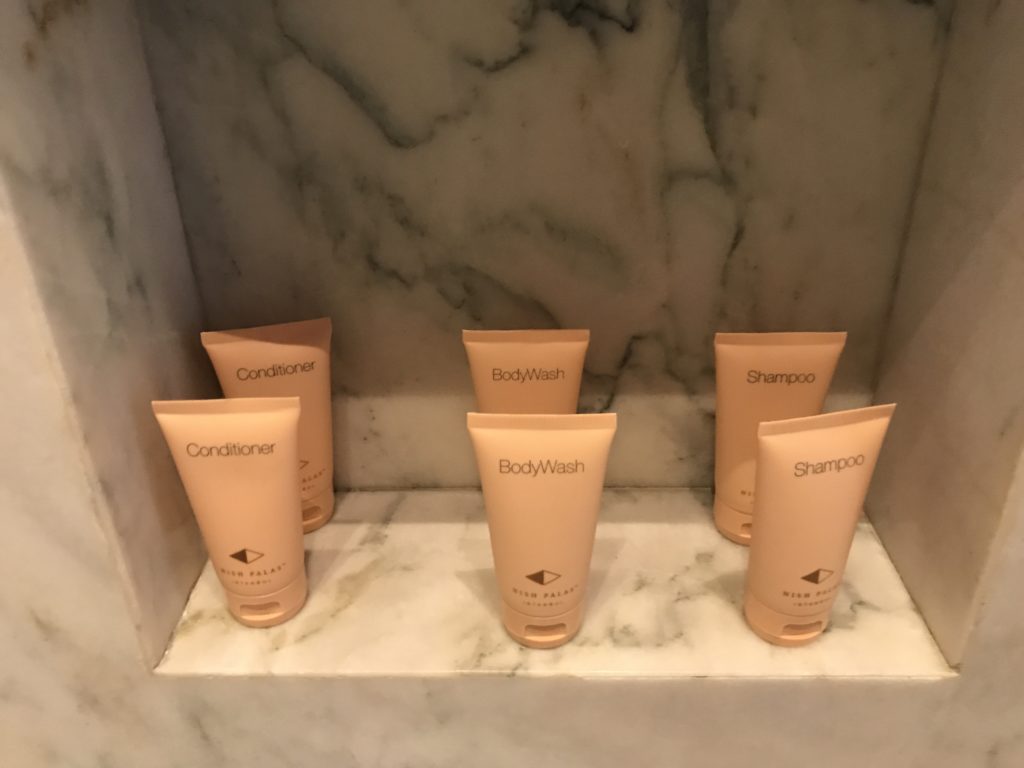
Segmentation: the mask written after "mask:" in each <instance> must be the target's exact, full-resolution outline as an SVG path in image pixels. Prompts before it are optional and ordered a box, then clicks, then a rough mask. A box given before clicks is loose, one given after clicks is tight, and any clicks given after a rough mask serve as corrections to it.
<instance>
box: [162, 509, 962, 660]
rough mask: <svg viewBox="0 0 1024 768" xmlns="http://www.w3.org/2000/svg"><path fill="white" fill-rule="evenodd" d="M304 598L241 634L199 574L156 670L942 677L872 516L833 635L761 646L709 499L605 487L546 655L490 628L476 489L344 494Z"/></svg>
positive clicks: (493, 603) (314, 556)
mask: <svg viewBox="0 0 1024 768" xmlns="http://www.w3.org/2000/svg"><path fill="white" fill-rule="evenodd" d="M307 542H308V548H309V550H310V554H309V568H310V577H311V585H312V592H311V596H310V599H309V602H308V603H307V605H306V607H305V608H304V609H303V610H302V612H301V613H300V614H299V615H298V616H297V617H296V618H295V619H293V620H292V621H290V622H289V623H287V624H285V625H282V626H280V627H276V628H272V629H269V630H254V629H247V628H245V627H242V626H241V625H239V624H237V623H236V622H235V621H234V620H233V619H231V618H230V616H229V615H228V614H227V612H226V610H225V608H224V606H223V603H222V597H221V591H220V586H219V584H218V582H217V580H216V577H215V576H214V574H213V573H212V572H211V571H210V570H209V568H207V569H206V570H205V571H204V572H203V575H202V577H201V578H200V580H199V583H198V584H197V585H196V588H195V590H194V592H193V594H192V597H191V599H190V601H189V604H188V607H187V608H186V611H185V614H184V616H183V618H182V621H181V623H180V625H179V626H178V629H177V632H176V633H175V636H174V639H173V641H172V644H171V646H170V649H169V650H168V653H167V655H166V656H165V658H164V660H163V661H162V663H161V664H160V666H159V668H158V671H159V672H161V673H163V674H168V675H315V676H380V677H389V676H417V677H430V676H443V675H453V674H497V675H515V676H544V677H547V676H570V677H581V678H617V677H656V678H662V677H705V676H714V677H819V676H828V677H860V676H895V677H908V678H910V677H913V678H918V677H920V678H937V677H943V676H947V675H949V674H951V673H950V671H949V669H948V667H947V666H946V664H945V662H944V661H943V659H942V656H941V655H940V654H939V651H938V650H937V648H936V646H935V645H934V643H933V642H932V639H931V636H930V635H929V633H928V630H927V628H926V627H925V625H924V623H923V622H922V621H921V618H920V616H918V614H917V612H916V611H915V609H914V606H913V604H912V603H911V601H910V599H909V597H908V596H907V594H906V592H905V591H904V589H903V586H902V583H901V582H900V579H899V577H898V576H897V574H896V572H895V570H894V569H893V567H892V565H891V563H890V562H889V560H888V559H887V557H886V555H885V552H884V551H883V549H882V547H881V545H880V544H879V542H878V540H877V539H876V538H875V535H874V532H873V531H872V529H871V527H870V525H869V524H867V523H864V524H863V525H862V526H861V527H860V529H859V531H858V533H857V538H856V542H855V544H854V549H853V554H852V556H851V559H850V566H849V570H848V573H847V578H846V583H845V585H844V587H843V589H842V591H841V593H840V596H839V598H838V601H837V606H836V611H835V616H834V621H833V624H832V628H831V629H830V630H829V631H828V632H827V633H826V634H825V635H824V637H823V638H822V639H821V640H820V641H819V642H817V643H814V644H812V645H809V646H806V647H804V648H799V649H784V648H777V647H775V646H772V645H769V644H767V643H765V642H763V641H761V640H760V639H758V638H757V637H756V636H754V635H753V634H752V633H751V632H750V631H749V630H748V629H747V627H746V625H745V623H744V621H743V619H742V617H741V615H740V611H739V603H740V599H741V595H742V589H743V574H744V568H745V563H746V558H747V550H746V549H745V548H743V547H740V546H738V545H735V544H732V543H731V542H728V541H726V540H725V539H723V538H722V537H721V536H719V535H718V533H717V532H716V531H715V530H714V527H713V525H712V524H711V522H710V513H709V510H708V494H707V493H706V492H704V491H686V490H653V489H651V490H612V491H607V492H606V494H605V499H604V507H603V510H602V516H601V522H600V524H599V526H598V538H597V543H596V545H595V552H594V560H593V575H592V584H591V588H590V596H589V607H588V612H587V618H586V621H585V623H584V626H583V629H582V630H581V632H580V634H579V635H578V636H577V638H576V639H575V640H574V641H573V642H572V643H570V644H569V645H566V646H563V647H562V648H560V649H556V650H551V651H538V650H529V649H525V648H521V647H520V646H519V645H517V644H516V643H515V642H513V641H512V640H511V639H510V638H509V637H508V636H507V635H506V634H505V632H504V630H503V629H502V627H501V625H500V623H499V620H498V614H497V607H498V596H497V591H496V588H495V583H494V579H493V573H492V568H491V553H490V544H489V540H488V533H487V526H486V523H485V522H484V521H483V509H482V501H481V497H480V494H479V492H477V491H472V490H464V491H456V490H451V491H415V492H375V493H351V494H349V495H347V496H345V497H344V498H343V499H342V500H341V501H340V502H339V507H338V512H337V516H336V517H335V519H334V521H333V522H332V523H331V524H330V525H328V526H327V527H325V528H324V529H322V530H321V531H319V532H317V533H316V534H314V535H312V536H310V537H308V538H307Z"/></svg>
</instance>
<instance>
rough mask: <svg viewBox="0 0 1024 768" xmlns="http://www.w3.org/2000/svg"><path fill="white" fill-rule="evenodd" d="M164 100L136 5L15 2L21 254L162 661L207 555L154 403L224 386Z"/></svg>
mask: <svg viewBox="0 0 1024 768" xmlns="http://www.w3.org/2000/svg"><path fill="white" fill-rule="evenodd" d="M151 99H152V94H151V91H150V87H149V79H148V77H147V75H146V68H145V62H144V60H143V57H142V49H141V42H140V38H139V32H138V27H137V21H136V18H135V14H134V10H133V8H132V6H131V4H130V3H128V2H99V3H87V2H27V3H18V4H10V3H8V4H4V6H3V7H2V8H0V104H3V108H2V109H0V193H2V194H4V195H5V200H6V205H5V207H4V209H3V211H2V212H0V216H2V217H3V219H4V221H3V222H2V223H3V226H5V227H7V228H8V231H9V233H10V238H11V241H10V244H9V245H8V246H7V250H6V252H5V253H4V254H3V258H5V259H6V258H12V259H13V258H19V259H23V260H24V261H25V262H26V263H27V264H28V265H29V268H30V269H31V274H32V281H31V282H30V283H28V282H19V283H17V284H16V285H15V286H14V287H16V288H17V289H18V290H22V291H28V292H31V293H33V294H38V296H39V299H40V301H41V302H42V306H43V307H44V310H45V313H46V323H47V324H48V327H49V332H50V333H51V334H52V339H53V342H54V344H55V345H56V346H55V348H56V353H57V361H56V363H55V365H57V366H59V368H60V369H61V376H62V377H63V381H64V383H65V384H66V387H67V391H66V395H67V397H68V399H69V407H70V408H72V409H73V411H74V416H73V419H74V421H75V423H76V425H77V428H78V429H80V430H81V434H82V435H83V437H84V440H85V445H84V454H83V460H84V461H85V463H86V464H87V466H88V472H89V476H90V478H91V480H90V482H91V483H92V484H93V492H94V493H95V494H96V496H97V497H98V498H99V499H100V502H99V504H98V506H97V511H98V514H99V515H100V516H101V518H102V522H103V526H104V528H105V529H106V530H107V532H108V534H109V535H110V537H111V544H112V547H113V550H112V557H113V559H114V560H115V561H116V562H118V563H119V567H120V568H121V569H122V572H123V574H124V575H125V576H126V579H125V584H126V588H127V589H128V590H129V592H130V601H131V611H132V615H133V621H134V622H135V624H136V625H137V627H138V628H139V631H140V634H141V637H142V641H143V646H144V650H145V653H146V655H147V657H148V658H149V659H150V660H151V661H155V660H156V659H157V658H159V655H160V653H161V652H162V650H163V648H164V645H165V643H166V640H167V636H168V634H169V632H170V630H171V629H172V628H173V626H174V623H175V621H176V619H177V616H178V615H179V614H180V612H181V607H182V605H183V604H184V601H185V598H186V597H187V595H188V592H189V589H190V587H191V585H192V583H193V581H194V579H195V575H196V573H197V572H198V570H199V568H200V567H201V563H202V548H201V545H200V543H199V537H198V535H197V531H196V527H195V523H194V521H193V519H192V515H191V512H190V511H189V508H188V504H187V502H186V501H185V499H184V494H183V493H182V491H181V487H180V484H179V482H178V479H177V476H176V474H175V472H174V468H173V465H172V464H171V462H170V460H169V458H168V456H167V453H166V450H165V448H164V446H163V441H162V438H161V437H160V434H159V431H158V430H157V429H156V426H155V423H154V420H153V417H152V414H151V413H150V412H149V401H150V400H151V399H156V398H165V397H188V396H208V395H209V394H210V393H211V392H213V391H214V389H213V387H212V386H211V382H210V378H209V375H208V373H207V370H206V367H205V364H203V363H202V360H201V350H200V349H199V348H198V344H197V337H196V334H197V333H198V330H199V326H200V321H199V304H198V301H197V298H196V289H195V283H194V280H193V277H192V273H191V268H190V266H189V262H188V257H187V254H186V251H185V242H184V238H183V233H182V228H181V222H180V219H179V215H178V209H177V205H176V204H175V199H174V191H173V188H172V185H171V178H170V174H169V170H168V166H167V158H166V155H165V152H164V145H163V138H162V135H161V133H160V128H159V126H158V124H157V120H156V113H155V110H154V108H153V104H152V101H151ZM15 251H16V252H17V253H15ZM14 287H12V290H13V289H14ZM21 320H22V318H20V317H18V316H17V315H10V316H8V315H6V314H5V323H14V324H19V323H20V322H21ZM14 327H18V326H17V325H15V326H14ZM18 370H19V365H18V363H17V361H16V360H12V367H11V369H10V371H11V374H10V375H17V371H18ZM39 514H40V515H42V516H45V515H47V514H49V510H46V509H41V510H39Z"/></svg>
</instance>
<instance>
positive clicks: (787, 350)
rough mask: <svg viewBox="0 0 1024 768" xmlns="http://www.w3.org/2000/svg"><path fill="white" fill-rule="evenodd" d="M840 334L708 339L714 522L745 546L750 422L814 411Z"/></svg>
mask: <svg viewBox="0 0 1024 768" xmlns="http://www.w3.org/2000/svg"><path fill="white" fill-rule="evenodd" d="M845 343H846V334H845V333H718V334H715V386H716V393H717V398H716V400H717V404H716V414H715V504H714V507H715V525H716V526H717V527H718V530H719V531H720V532H721V533H722V535H723V536H725V537H726V538H728V539H731V540H732V541H735V542H736V543H737V544H749V543H750V531H751V523H752V517H751V516H752V515H753V511H754V478H755V466H756V463H757V425H758V424H759V423H760V422H762V421H776V420H778V419H792V418H796V417H798V416H811V415H812V414H816V413H820V412H821V408H822V406H823V405H824V404H825V394H826V393H827V392H828V385H829V383H831V381H832V374H833V373H835V370H836V363H837V362H838V361H839V354H840V353H841V352H842V351H843V345H844V344H845Z"/></svg>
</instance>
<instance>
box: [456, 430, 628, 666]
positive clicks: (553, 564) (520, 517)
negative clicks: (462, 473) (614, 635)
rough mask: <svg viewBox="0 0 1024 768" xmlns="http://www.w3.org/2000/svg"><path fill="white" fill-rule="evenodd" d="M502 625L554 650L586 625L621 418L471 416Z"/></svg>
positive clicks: (525, 642)
mask: <svg viewBox="0 0 1024 768" xmlns="http://www.w3.org/2000/svg"><path fill="white" fill-rule="evenodd" d="M467 423H468V427H469V433H470V436H471V438H472V440H473V448H474V449H475V450H476V460H477V465H478V466H479V468H480V481H481V485H482V486H483V493H484V506H485V507H486V509H487V525H488V527H489V529H490V532H491V551H492V553H493V554H494V569H495V572H496V573H497V577H498V587H499V589H500V592H501V616H502V622H503V623H504V625H505V629H506V630H507V631H508V633H509V634H510V635H511V636H512V637H513V638H514V639H515V640H516V641H517V642H519V643H521V644H522V645H526V646H530V647H532V648H554V647H555V646H558V645H562V644H563V643H565V642H567V641H568V640H570V639H571V638H572V637H573V636H574V635H575V634H576V632H577V631H579V628H580V624H581V622H582V619H583V608H584V597H585V595H586V591H587V577H588V575H589V573H590V556H591V553H592V551H593V548H594V531H595V528H596V526H597V513H598V510H599V508H600V506H601V490H602V488H603V486H604V473H605V466H606V464H607V462H608V450H609V448H610V447H611V443H612V437H613V436H614V435H615V425H616V417H615V414H614V413H594V414H581V415H575V414H572V415H561V416H559V415H538V416H517V415H498V414H483V413H470V414H469V415H468V420H467Z"/></svg>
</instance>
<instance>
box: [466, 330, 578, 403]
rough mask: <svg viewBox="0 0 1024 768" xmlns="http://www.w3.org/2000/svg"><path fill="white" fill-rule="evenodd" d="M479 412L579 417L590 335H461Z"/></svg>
mask: <svg viewBox="0 0 1024 768" xmlns="http://www.w3.org/2000/svg"><path fill="white" fill-rule="evenodd" d="M462 343H463V344H465V346H466V355H467V356H468V357H469V368H470V372H471V373H472V375H473V389H474V390H476V402H477V408H479V409H480V411H482V412H484V413H576V405H577V402H578V401H579V397H580V379H581V378H582V377H583V359H584V358H585V357H586V354H587V345H588V344H589V343H590V331H586V330H574V331H573V330H545V331H463V332H462Z"/></svg>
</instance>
